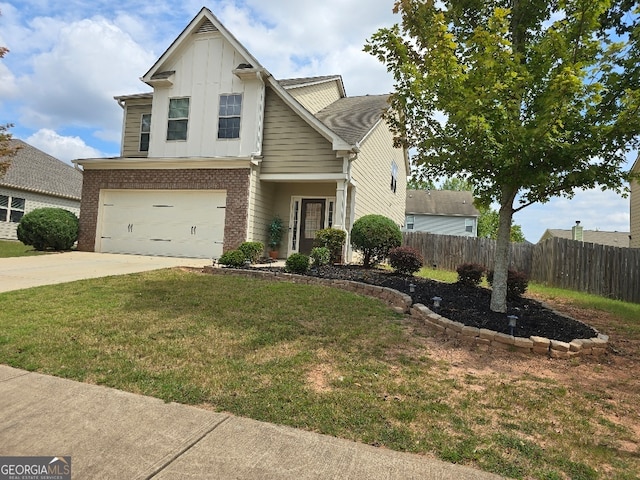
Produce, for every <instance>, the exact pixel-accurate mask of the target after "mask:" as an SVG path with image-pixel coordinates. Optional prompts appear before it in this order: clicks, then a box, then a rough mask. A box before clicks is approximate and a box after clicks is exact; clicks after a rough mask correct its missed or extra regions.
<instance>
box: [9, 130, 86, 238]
mask: <svg viewBox="0 0 640 480" xmlns="http://www.w3.org/2000/svg"><path fill="white" fill-rule="evenodd" d="M11 146H12V147H17V148H18V150H17V152H16V154H15V156H13V157H12V158H11V166H10V167H9V170H7V173H6V174H5V176H4V177H2V178H1V179H0V238H2V239H6V240H16V239H17V238H18V237H17V236H16V228H17V227H18V223H20V219H21V218H22V217H23V215H25V214H26V213H29V212H30V211H32V210H35V209H36V208H42V207H58V208H64V209H65V210H69V211H70V212H73V213H75V214H76V215H79V214H80V193H81V191H82V172H80V171H78V170H76V169H75V168H73V167H72V166H71V165H67V164H66V163H64V162H62V161H60V160H58V159H57V158H55V157H52V156H51V155H48V154H46V153H44V152H43V151H41V150H38V149H37V148H35V147H33V146H31V145H29V144H28V143H25V142H23V141H22V140H15V139H14V140H11Z"/></svg>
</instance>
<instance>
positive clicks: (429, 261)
mask: <svg viewBox="0 0 640 480" xmlns="http://www.w3.org/2000/svg"><path fill="white" fill-rule="evenodd" d="M403 237H404V241H403V244H404V245H407V246H410V247H413V248H415V249H416V250H418V251H419V252H420V253H422V255H423V256H424V261H425V265H427V266H432V267H433V266H435V267H436V268H442V269H445V270H454V271H455V269H456V268H457V267H458V265H460V264H462V263H479V264H481V265H485V266H486V267H487V268H492V265H493V259H494V254H495V244H496V242H495V240H490V239H487V238H474V237H458V236H450V235H435V234H431V233H424V232H410V233H404V234H403ZM509 268H511V269H513V270H519V271H523V272H526V273H527V274H528V275H529V278H530V279H531V280H533V281H535V282H537V283H542V284H545V285H549V286H552V287H560V288H567V289H571V290H578V291H581V292H586V293H592V294H594V295H600V296H602V297H607V298H613V299H617V300H624V301H627V302H635V303H640V249H639V248H619V247H610V246H606V245H598V244H593V243H583V242H578V241H575V240H568V239H565V238H551V239H548V240H545V241H544V242H542V243H539V244H537V245H532V244H524V243H512V244H511V262H510V267H509Z"/></svg>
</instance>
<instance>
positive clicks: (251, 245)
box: [238, 242, 264, 263]
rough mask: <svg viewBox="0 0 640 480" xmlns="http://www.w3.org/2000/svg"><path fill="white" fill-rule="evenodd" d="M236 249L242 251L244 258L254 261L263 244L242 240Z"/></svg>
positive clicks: (262, 250) (260, 253)
mask: <svg viewBox="0 0 640 480" xmlns="http://www.w3.org/2000/svg"><path fill="white" fill-rule="evenodd" d="M238 250H240V251H241V252H242V253H244V258H245V260H249V261H250V262H251V263H256V262H257V261H258V258H260V256H261V255H262V252H264V245H263V244H262V243H261V242H244V243H242V244H240V246H239V247H238Z"/></svg>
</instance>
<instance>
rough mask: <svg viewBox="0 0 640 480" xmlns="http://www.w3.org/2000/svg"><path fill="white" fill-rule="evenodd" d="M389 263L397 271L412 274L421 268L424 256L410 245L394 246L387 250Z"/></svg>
mask: <svg viewBox="0 0 640 480" xmlns="http://www.w3.org/2000/svg"><path fill="white" fill-rule="evenodd" d="M389 263H390V264H391V267H392V268H393V269H394V270H395V271H396V272H398V273H403V274H405V275H413V274H414V273H416V272H417V271H418V270H420V269H421V268H422V265H423V264H424V258H423V257H422V255H421V254H420V252H419V251H418V250H416V249H415V248H412V247H396V248H392V249H391V250H390V251H389Z"/></svg>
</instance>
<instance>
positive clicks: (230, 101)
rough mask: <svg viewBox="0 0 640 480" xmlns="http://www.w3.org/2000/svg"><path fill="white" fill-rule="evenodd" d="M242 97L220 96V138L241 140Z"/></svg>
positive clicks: (236, 95)
mask: <svg viewBox="0 0 640 480" xmlns="http://www.w3.org/2000/svg"><path fill="white" fill-rule="evenodd" d="M241 112H242V95H240V94H232V95H220V111H219V112H218V138H240V114H241Z"/></svg>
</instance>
